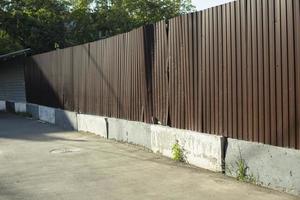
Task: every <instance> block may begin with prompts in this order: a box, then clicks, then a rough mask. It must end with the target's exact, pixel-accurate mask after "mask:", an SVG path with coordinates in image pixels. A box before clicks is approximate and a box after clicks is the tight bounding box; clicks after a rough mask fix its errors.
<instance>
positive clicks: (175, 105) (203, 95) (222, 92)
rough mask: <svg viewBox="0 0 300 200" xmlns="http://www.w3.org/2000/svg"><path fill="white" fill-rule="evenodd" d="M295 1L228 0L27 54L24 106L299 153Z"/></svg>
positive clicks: (299, 19) (299, 13)
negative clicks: (64, 46)
mask: <svg viewBox="0 0 300 200" xmlns="http://www.w3.org/2000/svg"><path fill="white" fill-rule="evenodd" d="M299 24H300V3H299V0H238V1H235V2H231V3H228V4H225V5H221V6H218V7H214V8H210V9H207V10H204V11H200V12H196V13H191V14H187V15H182V16H179V17H176V18H173V19H171V20H169V21H167V22H165V21H162V22H159V23H156V24H154V25H147V26H145V27H141V28H139V29H135V30H133V31H131V32H129V33H124V34H121V35H117V36H114V37H111V38H108V39H104V40H100V41H96V42H92V43H87V44H83V45H79V46H75V47H70V48H67V49H62V50H56V51H52V52H48V53H44V54H40V55H35V56H32V57H31V58H30V59H28V60H27V61H26V68H25V69H26V70H25V74H26V94H27V100H28V101H29V102H32V103H37V104H42V105H47V106H53V107H59V108H64V109H67V110H74V111H77V112H80V113H88V114H95V115H102V116H108V117H117V118H122V119H128V120H134V121H143V122H148V123H149V122H156V121H159V122H161V123H162V124H163V125H170V126H172V127H177V128H182V129H189V130H196V131H199V132H205V133H210V134H218V135H224V136H227V137H230V138H237V139H242V140H247V141H256V142H261V143H265V144H271V145H275V146H282V147H290V148H298V149H300V104H299V102H300V26H299Z"/></svg>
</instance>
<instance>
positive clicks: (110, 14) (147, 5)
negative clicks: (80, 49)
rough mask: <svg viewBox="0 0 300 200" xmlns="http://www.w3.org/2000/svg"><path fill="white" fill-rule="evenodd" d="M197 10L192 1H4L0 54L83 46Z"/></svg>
mask: <svg viewBox="0 0 300 200" xmlns="http://www.w3.org/2000/svg"><path fill="white" fill-rule="evenodd" d="M193 8H194V7H193V6H192V4H191V0H134V1H133V0H2V1H1V2H0V54H3V53H8V52H11V51H15V50H19V49H21V48H28V47H29V48H31V49H32V50H33V52H34V53H40V52H45V51H49V50H53V49H54V48H55V46H57V44H58V45H59V46H60V47H61V48H62V47H67V46H73V45H77V44H82V43H86V42H90V41H94V40H97V39H99V38H101V37H103V36H106V37H107V36H111V35H115V34H118V33H122V32H127V31H129V30H131V29H133V28H136V27H139V26H142V25H145V24H149V23H154V22H157V21H160V20H166V19H169V18H172V17H174V16H177V15H180V14H183V13H187V12H189V11H192V10H193Z"/></svg>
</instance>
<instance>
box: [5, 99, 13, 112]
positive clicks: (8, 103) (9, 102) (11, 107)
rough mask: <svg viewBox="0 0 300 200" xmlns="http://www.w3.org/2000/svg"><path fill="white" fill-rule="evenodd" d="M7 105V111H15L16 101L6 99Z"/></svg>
mask: <svg viewBox="0 0 300 200" xmlns="http://www.w3.org/2000/svg"><path fill="white" fill-rule="evenodd" d="M5 107H6V111H7V112H11V113H14V112H15V103H14V102H12V101H6V102H5Z"/></svg>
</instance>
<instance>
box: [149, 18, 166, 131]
mask: <svg viewBox="0 0 300 200" xmlns="http://www.w3.org/2000/svg"><path fill="white" fill-rule="evenodd" d="M153 53H154V55H153V61H154V63H153V70H152V83H153V85H152V89H153V95H152V97H153V108H154V110H153V117H154V118H155V119H154V120H157V121H158V122H160V123H162V124H163V125H167V124H168V105H169V100H168V94H169V88H168V87H169V80H168V79H169V78H168V76H169V72H168V66H169V65H168V64H169V63H168V62H169V61H168V38H167V24H166V23H165V21H161V22H158V23H156V24H155V25H154V52H153Z"/></svg>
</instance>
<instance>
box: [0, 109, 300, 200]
mask: <svg viewBox="0 0 300 200" xmlns="http://www.w3.org/2000/svg"><path fill="white" fill-rule="evenodd" d="M0 199H1V200H2V199H5V200H10V199H28V200H40V199H47V200H51V199H55V200H60V199H67V200H69V199H70V200H77V199H78V200H85V199H87V200H93V199H104V200H106V199H108V200H110V199H137V200H142V199H179V200H183V199H203V200H219V199H220V200H248V199H249V200H250V199H251V200H253V199H255V200H260V199H266V200H267V199H270V200H287V199H298V198H296V197H292V196H289V195H287V194H283V193H279V192H275V191H271V190H267V189H264V188H260V187H257V186H253V185H250V184H245V183H241V182H237V181H236V180H234V179H231V178H227V177H225V176H223V175H221V174H216V173H211V172H208V171H205V170H201V169H195V168H191V167H188V166H184V165H181V164H178V163H175V162H173V161H172V160H169V159H167V158H163V157H161V156H159V155H155V154H152V153H150V152H147V151H145V150H144V149H142V148H139V147H135V146H131V145H127V144H120V143H116V142H113V141H107V140H104V139H101V138H99V137H96V136H94V135H91V134H85V133H78V132H64V131H63V130H61V129H60V128H57V127H54V126H52V125H48V124H44V123H41V122H38V121H34V120H30V119H25V118H21V117H18V116H13V115H10V114H4V113H1V114H0Z"/></svg>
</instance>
